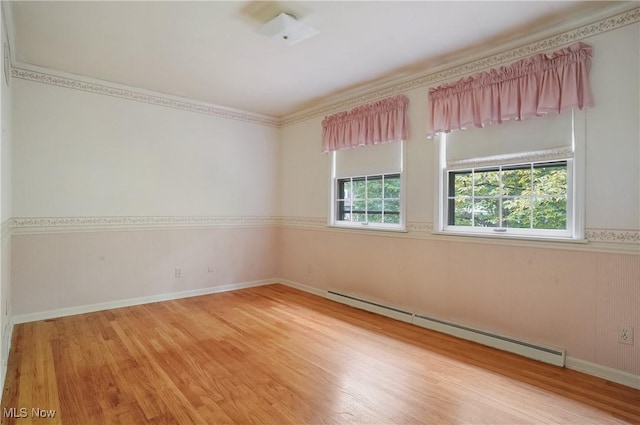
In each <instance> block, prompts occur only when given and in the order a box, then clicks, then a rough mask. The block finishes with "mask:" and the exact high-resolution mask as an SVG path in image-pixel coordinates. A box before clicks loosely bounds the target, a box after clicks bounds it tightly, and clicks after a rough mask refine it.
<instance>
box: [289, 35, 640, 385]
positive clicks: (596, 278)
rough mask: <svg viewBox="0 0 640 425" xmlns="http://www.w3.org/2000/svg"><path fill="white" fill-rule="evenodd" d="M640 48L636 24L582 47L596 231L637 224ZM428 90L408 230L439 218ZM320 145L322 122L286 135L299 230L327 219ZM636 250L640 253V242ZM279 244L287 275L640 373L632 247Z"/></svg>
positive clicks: (419, 97)
mask: <svg viewBox="0 0 640 425" xmlns="http://www.w3.org/2000/svg"><path fill="white" fill-rule="evenodd" d="M639 40H640V24H633V25H629V26H626V27H623V28H620V29H616V30H614V31H610V32H607V33H602V34H599V35H597V36H594V37H591V38H589V39H587V40H584V41H585V42H586V43H589V44H591V45H592V46H593V47H594V58H593V67H592V72H591V81H592V87H593V91H594V95H595V101H596V106H595V108H593V109H592V110H589V111H588V112H587V114H586V158H587V161H586V172H587V181H586V198H587V199H586V227H587V229H592V230H593V229H605V230H606V231H613V230H616V229H629V230H631V232H630V234H634V233H635V234H637V232H638V231H639V230H640V211H639V206H640V190H639V187H638V184H639V182H640V161H639V159H640V151H639V143H638V140H639V136H640V129H639V119H638V117H639V116H640V105H639V97H638V93H639V92H640V90H639V87H638V83H639V81H638V75H640V70H639V63H640V45H639ZM554 50H555V49H554ZM427 93H428V88H427V87H421V88H417V89H413V90H411V91H408V92H406V93H405V94H406V95H407V96H408V97H409V99H410V106H409V123H410V124H409V125H410V139H409V140H408V142H407V143H406V146H407V150H408V152H407V164H406V172H407V194H406V196H407V201H408V202H407V204H408V206H407V207H408V210H407V219H408V220H407V221H408V222H409V223H410V225H411V223H412V222H413V223H414V226H413V227H411V226H410V230H411V229H412V228H419V227H420V226H419V225H422V224H424V225H426V226H428V225H429V223H431V222H432V221H433V212H434V204H435V196H434V187H435V171H434V167H435V166H436V158H435V149H434V147H433V143H434V142H433V141H432V140H428V139H427V138H426V131H427ZM320 138H321V118H314V119H310V120H307V121H303V122H299V123H296V124H292V125H290V126H288V127H286V128H284V129H283V132H282V151H281V158H282V159H281V167H282V169H281V171H280V179H281V187H282V193H283V197H282V202H281V210H280V211H281V214H282V215H285V216H292V217H291V222H292V223H295V222H296V216H303V217H317V218H321V219H326V217H327V212H328V197H327V194H328V186H329V178H330V175H329V170H330V168H329V161H330V159H329V157H328V156H326V155H323V154H321V153H320V145H321V143H320ZM286 194H295V195H293V196H287V195H286ZM627 242H629V245H628V246H630V245H633V246H635V247H636V248H637V245H638V243H637V241H636V242H635V243H634V242H633V241H632V240H631V241H627ZM280 246H281V250H282V252H281V255H280V259H281V263H280V275H281V277H283V278H285V279H289V280H292V281H296V282H299V283H303V284H307V285H310V286H314V287H317V288H322V289H332V290H337V291H342V292H346V293H351V294H354V295H357V296H361V297H364V298H368V299H373V300H377V301H380V302H383V303H386V304H390V305H396V306H400V307H404V308H407V309H409V310H410V311H418V312H422V313H423V314H426V315H431V316H435V317H440V318H443V319H447V320H451V321H454V322H458V323H461V324H465V325H468V326H474V327H477V328H480V329H485V330H489V331H493V332H497V333H502V334H506V335H510V336H513V337H516V338H520V339H523V340H527V341H531V342H534V343H540V344H546V345H550V346H556V347H560V348H565V349H566V350H567V355H568V356H570V357H572V358H576V359H580V360H584V361H587V362H592V363H595V364H598V365H601V366H605V367H611V368H614V369H617V370H620V371H624V372H627V373H632V374H635V375H639V374H640V345H639V344H636V345H634V346H629V345H623V344H619V343H618V342H617V327H618V325H620V324H625V325H631V326H633V327H634V328H635V329H640V309H639V308H638V306H639V305H640V286H639V285H638V282H640V256H638V255H637V250H636V251H635V253H634V251H633V249H630V250H629V251H624V250H621V251H618V252H619V253H606V252H605V251H606V249H607V248H604V247H602V246H601V245H597V244H593V243H590V244H589V245H586V246H582V245H571V244H564V245H562V244H560V245H558V244H557V243H555V244H554V243H546V244H545V243H526V242H525V243H520V242H512V243H506V244H505V243H499V242H495V241H492V240H482V239H478V238H472V239H469V238H460V237H451V236H450V237H441V236H434V235H431V234H430V233H428V232H414V231H410V232H409V233H408V234H392V233H385V234H380V233H372V232H367V231H360V232H358V231H341V230H336V229H327V228H321V227H320V226H315V227H312V226H307V228H303V227H301V226H297V225H296V226H289V227H288V228H285V229H283V230H282V232H281V234H280ZM598 246H600V248H598ZM627 252H628V253H627ZM636 338H637V331H636Z"/></svg>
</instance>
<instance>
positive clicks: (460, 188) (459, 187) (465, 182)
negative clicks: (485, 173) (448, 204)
mask: <svg viewBox="0 0 640 425" xmlns="http://www.w3.org/2000/svg"><path fill="white" fill-rule="evenodd" d="M449 176H450V177H449V178H450V179H451V180H450V182H451V183H452V184H453V186H451V184H450V187H449V196H471V186H472V181H471V172H470V171H469V172H465V173H451V174H449Z"/></svg>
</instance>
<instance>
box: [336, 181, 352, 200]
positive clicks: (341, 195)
mask: <svg viewBox="0 0 640 425" xmlns="http://www.w3.org/2000/svg"><path fill="white" fill-rule="evenodd" d="M350 194H351V180H349V179H343V180H338V199H349V196H351V195H350Z"/></svg>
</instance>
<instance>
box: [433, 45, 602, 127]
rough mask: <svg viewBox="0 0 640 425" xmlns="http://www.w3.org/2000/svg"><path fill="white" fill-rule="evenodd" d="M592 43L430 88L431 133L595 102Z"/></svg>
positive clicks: (517, 118)
mask: <svg viewBox="0 0 640 425" xmlns="http://www.w3.org/2000/svg"><path fill="white" fill-rule="evenodd" d="M590 66H591V47H590V46H588V45H586V44H584V43H575V44H572V45H571V46H569V47H567V48H564V49H562V50H559V51H557V52H554V53H553V54H552V55H550V56H547V55H543V54H539V55H535V56H532V57H530V58H527V59H523V60H520V61H518V62H515V63H513V64H511V65H508V66H502V67H500V68H497V69H491V70H490V71H488V72H481V73H478V74H475V75H473V76H471V77H466V78H462V79H461V80H458V81H456V82H455V83H452V84H444V85H442V86H439V87H436V88H433V89H430V90H429V104H430V107H431V112H430V116H429V128H430V130H429V136H433V135H435V134H437V133H443V132H444V133H449V132H450V131H451V130H457V129H464V128H466V127H471V126H473V127H483V126H485V125H487V124H499V123H502V121H503V120H507V119H516V120H521V119H523V118H528V117H533V116H541V115H544V114H547V113H549V112H556V113H559V112H562V111H565V110H567V109H571V108H576V107H577V108H580V109H582V108H584V107H591V106H593V95H592V93H591V87H590V84H589V69H590Z"/></svg>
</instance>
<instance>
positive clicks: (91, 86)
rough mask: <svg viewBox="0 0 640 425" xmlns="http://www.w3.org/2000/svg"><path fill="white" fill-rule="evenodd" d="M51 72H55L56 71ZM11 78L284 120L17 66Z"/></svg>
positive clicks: (244, 117)
mask: <svg viewBox="0 0 640 425" xmlns="http://www.w3.org/2000/svg"><path fill="white" fill-rule="evenodd" d="M51 71H52V72H55V71H53V70H51ZM11 77H13V78H20V79H22V80H28V81H36V82H39V83H43V84H50V85H53V86H60V87H66V88H69V89H74V90H80V91H85V92H90V93H94V94H101V95H104V96H111V97H118V98H121V99H127V100H133V101H136V102H142V103H149V104H151V105H156V106H164V107H166V108H172V109H179V110H182V111H189V112H196V113H199V114H205V115H213V116H216V117H221V118H228V119H232V120H238V121H245V122H250V123H253V124H260V125H265V126H269V127H279V126H280V122H281V120H279V119H277V118H273V117H267V116H264V115H258V114H252V113H250V112H243V111H234V110H230V109H226V108H223V107H219V106H214V105H203V104H200V103H195V102H189V101H188V100H184V101H180V100H176V99H172V98H170V97H168V96H162V95H151V94H145V93H140V92H136V91H133V90H126V89H122V88H117V87H111V86H108V85H105V84H96V83H89V82H86V81H81V80H78V79H73V78H67V77H62V76H59V75H53V74H52V73H44V72H39V71H32V70H27V69H21V68H16V67H14V68H12V69H11Z"/></svg>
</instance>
